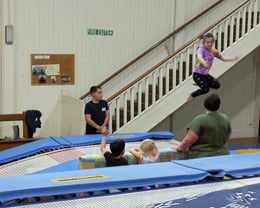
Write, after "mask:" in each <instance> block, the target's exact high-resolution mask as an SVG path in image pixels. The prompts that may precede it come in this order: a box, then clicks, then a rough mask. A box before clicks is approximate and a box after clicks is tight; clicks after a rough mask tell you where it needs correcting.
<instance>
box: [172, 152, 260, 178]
mask: <svg viewBox="0 0 260 208" xmlns="http://www.w3.org/2000/svg"><path fill="white" fill-rule="evenodd" d="M259 161H260V153H247V154H230V155H222V156H213V157H204V158H197V159H189V160H172V162H173V163H175V164H179V165H183V166H185V167H189V168H194V169H198V170H202V171H206V172H208V173H209V174H211V175H212V176H216V177H223V176H225V175H229V176H233V177H237V176H247V175H255V174H260V163H259Z"/></svg>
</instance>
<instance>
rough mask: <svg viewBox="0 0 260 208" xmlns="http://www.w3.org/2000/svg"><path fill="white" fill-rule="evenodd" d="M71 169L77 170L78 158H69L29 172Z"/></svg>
mask: <svg viewBox="0 0 260 208" xmlns="http://www.w3.org/2000/svg"><path fill="white" fill-rule="evenodd" d="M71 170H79V160H78V159H75V160H70V161H67V162H63V163H60V164H59V165H55V166H52V167H49V168H46V169H43V170H40V171H37V172H33V173H31V174H39V173H52V172H63V171H71Z"/></svg>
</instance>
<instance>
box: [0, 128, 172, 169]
mask: <svg viewBox="0 0 260 208" xmlns="http://www.w3.org/2000/svg"><path fill="white" fill-rule="evenodd" d="M101 138H102V135H101V134H92V135H77V136H61V137H47V138H43V139H39V140H37V141H34V142H30V143H27V144H24V145H21V146H18V147H14V148H11V149H7V150H4V151H0V164H4V163H7V162H10V161H13V160H18V159H21V158H23V157H27V156H29V155H32V154H36V153H38V152H40V151H44V150H53V149H60V148H66V147H77V146H86V145H93V144H100V142H101ZM115 138H121V139H124V140H125V141H126V142H130V141H140V140H143V139H146V138H157V139H172V138H173V134H172V133H171V132H168V131H161V132H147V133H127V134H109V135H108V138H107V142H108V143H110V142H111V141H113V140H114V139H115Z"/></svg>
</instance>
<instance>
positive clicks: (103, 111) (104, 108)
mask: <svg viewBox="0 0 260 208" xmlns="http://www.w3.org/2000/svg"><path fill="white" fill-rule="evenodd" d="M90 94H91V97H92V100H91V101H89V102H88V103H86V105H85V120H86V123H87V124H86V134H100V133H101V129H102V128H103V127H107V124H108V121H109V116H110V115H109V108H108V104H107V102H106V101H105V100H102V89H101V87H99V86H92V87H91V88H90Z"/></svg>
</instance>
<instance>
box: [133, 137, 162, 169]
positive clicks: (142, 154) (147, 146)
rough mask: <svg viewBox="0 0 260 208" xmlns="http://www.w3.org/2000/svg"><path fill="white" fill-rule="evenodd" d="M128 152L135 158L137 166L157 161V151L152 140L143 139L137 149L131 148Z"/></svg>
mask: <svg viewBox="0 0 260 208" xmlns="http://www.w3.org/2000/svg"><path fill="white" fill-rule="evenodd" d="M129 152H130V153H131V154H132V155H133V156H135V157H136V159H137V161H138V163H139V164H143V163H153V162H158V161H159V151H158V148H157V146H156V144H155V142H154V141H153V140H152V139H145V140H143V142H142V143H141V145H140V146H139V148H132V149H130V150H129Z"/></svg>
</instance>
